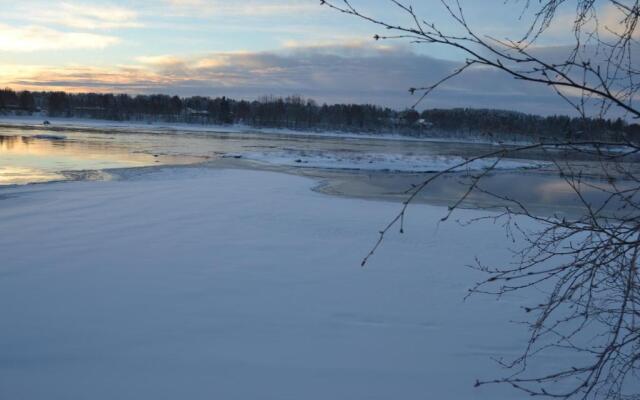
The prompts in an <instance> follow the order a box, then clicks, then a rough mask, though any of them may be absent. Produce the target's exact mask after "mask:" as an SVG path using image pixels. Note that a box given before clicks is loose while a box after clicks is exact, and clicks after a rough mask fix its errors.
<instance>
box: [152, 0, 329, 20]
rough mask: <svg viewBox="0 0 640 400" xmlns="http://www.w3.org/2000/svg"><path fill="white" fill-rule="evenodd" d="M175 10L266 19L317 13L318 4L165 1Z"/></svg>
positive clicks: (262, 0) (253, 0) (252, 0)
mask: <svg viewBox="0 0 640 400" xmlns="http://www.w3.org/2000/svg"><path fill="white" fill-rule="evenodd" d="M165 2H166V3H167V4H168V5H169V6H172V7H174V8H177V9H181V10H182V11H184V12H188V13H194V14H197V15H200V16H202V15H208V16H244V17H247V16H249V17H266V16H274V15H282V14H292V13H300V12H308V11H317V10H318V8H319V7H318V4H316V3H313V2H309V1H300V0H298V1H292V0H288V1H282V0H281V1H269V0H248V1H221V0H217V1H211V0H208V1H205V0H165Z"/></svg>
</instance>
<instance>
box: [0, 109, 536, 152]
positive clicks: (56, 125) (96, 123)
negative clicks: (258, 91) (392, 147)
mask: <svg viewBox="0 0 640 400" xmlns="http://www.w3.org/2000/svg"><path fill="white" fill-rule="evenodd" d="M44 121H48V122H50V125H46V126H44V125H43V122H44ZM0 126H6V127H32V128H42V129H51V130H66V129H84V130H96V131H102V130H108V131H110V132H118V131H125V132H131V131H136V132H141V133H158V134H160V133H189V134H212V133H214V134H220V133H245V134H270V135H283V136H293V137H296V136H299V137H327V138H343V139H375V140H394V141H407V142H449V143H475V144H490V145H492V144H495V145H505V144H511V145H519V144H523V142H504V141H501V142H495V141H492V140H483V139H478V138H473V139H472V138H453V137H452V138H441V137H432V138H429V137H422V138H416V137H410V136H406V135H399V134H393V133H386V134H385V133H380V134H378V133H376V134H374V133H351V132H338V131H312V130H294V129H286V128H256V127H252V126H250V125H243V124H234V125H215V124H195V123H194V124H187V123H171V122H161V121H153V122H151V121H149V122H145V121H122V122H120V121H109V120H99V119H86V118H60V117H47V116H37V115H33V116H1V115H0Z"/></svg>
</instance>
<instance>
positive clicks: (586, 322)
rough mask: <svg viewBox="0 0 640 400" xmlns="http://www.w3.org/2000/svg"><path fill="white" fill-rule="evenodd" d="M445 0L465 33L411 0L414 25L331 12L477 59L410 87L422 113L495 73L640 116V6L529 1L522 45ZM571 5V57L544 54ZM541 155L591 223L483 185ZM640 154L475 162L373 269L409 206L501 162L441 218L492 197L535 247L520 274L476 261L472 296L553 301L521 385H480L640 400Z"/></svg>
mask: <svg viewBox="0 0 640 400" xmlns="http://www.w3.org/2000/svg"><path fill="white" fill-rule="evenodd" d="M440 2H441V3H442V6H443V7H444V9H445V10H446V11H447V13H448V16H449V18H450V21H448V22H453V25H451V24H448V25H447V26H449V28H448V29H453V32H450V31H448V30H444V29H441V28H440V26H439V25H438V24H436V23H435V22H434V21H429V20H426V19H424V18H422V17H421V16H420V15H418V12H417V11H415V9H414V7H413V6H412V5H410V4H407V3H403V2H401V1H399V0H389V3H390V4H391V5H392V6H394V7H397V8H398V9H400V10H402V11H403V12H404V14H405V16H406V17H407V18H406V19H405V20H404V21H409V22H406V23H405V24H403V23H395V22H393V21H389V20H385V19H379V18H376V17H374V16H372V14H371V13H369V12H367V11H366V10H363V8H362V7H360V6H356V5H355V3H354V2H352V1H349V0H335V1H321V2H320V3H321V4H322V5H324V6H326V7H329V8H331V9H334V10H336V11H339V12H341V13H345V14H349V15H352V16H355V17H358V18H361V19H364V20H366V21H369V22H371V23H372V24H374V25H376V26H377V27H379V28H381V29H383V30H384V32H385V34H384V35H381V34H376V35H375V36H374V39H376V40H392V39H399V40H410V41H411V42H413V43H417V44H424V45H429V44H436V45H444V46H449V47H451V48H453V49H456V50H457V51H459V52H462V53H463V54H465V55H466V57H467V58H466V61H465V62H463V63H462V64H461V65H460V67H459V68H457V69H456V70H454V71H451V73H450V74H448V75H446V76H443V77H442V78H441V79H439V80H437V81H436V82H433V83H431V84H428V85H427V86H424V87H415V88H410V89H409V91H410V92H411V93H412V94H418V95H419V98H418V100H417V102H416V105H417V104H419V102H420V101H421V100H422V99H424V98H425V97H426V96H428V95H429V94H430V93H431V92H433V91H434V90H435V89H437V88H438V87H440V86H442V85H444V84H445V83H446V82H447V81H448V80H450V79H453V78H455V77H456V76H458V75H460V74H463V73H465V72H466V71H468V70H470V69H472V68H477V67H484V68H487V67H489V68H493V69H497V70H499V71H502V72H504V73H505V74H507V75H510V76H512V77H513V78H514V79H517V80H521V81H527V82H531V83H534V84H541V85H545V86H548V87H550V88H552V89H553V90H554V91H555V92H556V93H557V94H558V95H559V96H561V97H562V98H563V99H564V100H566V101H567V102H568V104H570V105H571V106H572V107H573V108H574V109H575V110H576V111H577V112H578V113H579V114H580V115H582V116H584V117H587V116H594V115H595V116H598V117H606V116H607V115H610V113H613V112H616V113H617V114H618V115H620V114H622V115H624V116H625V117H626V118H628V119H635V118H640V110H639V109H638V108H637V107H636V106H635V105H634V100H635V97H636V95H637V92H638V89H639V86H638V75H639V72H640V70H639V69H638V65H637V63H636V61H635V58H634V54H633V52H634V51H635V50H636V49H637V48H638V43H637V40H636V34H637V33H638V32H637V30H636V28H637V24H638V17H639V16H640V1H638V0H600V1H598V0H573V1H569V0H540V1H536V2H533V1H530V0H525V1H524V2H523V3H522V16H521V19H523V20H526V21H528V22H527V29H526V30H525V31H524V32H523V34H522V36H521V37H518V38H515V39H497V38H494V37H491V36H487V35H481V34H480V33H477V32H476V31H475V30H474V29H473V27H472V26H470V24H469V22H468V20H467V18H466V17H465V13H464V7H463V5H462V4H461V3H460V1H459V0H451V1H448V0H440ZM506 2H507V3H509V2H510V1H509V0H506ZM512 2H513V1H512ZM570 6H573V8H572V10H573V14H572V33H573V35H572V37H573V45H572V46H569V47H568V48H567V49H566V50H567V51H566V53H565V54H564V57H562V59H555V60H554V59H549V58H545V57H544V53H543V52H540V51H539V46H536V43H538V42H539V41H540V40H541V38H542V37H543V36H544V35H545V32H547V30H548V29H549V28H550V27H551V26H552V24H553V23H554V22H556V21H557V18H558V15H559V12H560V10H561V9H563V8H566V7H570ZM527 18H528V19H527ZM441 22H442V21H441ZM451 26H454V27H455V28H451ZM557 148H562V149H565V150H566V149H569V150H572V151H575V152H580V153H586V154H588V155H589V156H590V157H591V159H592V160H593V165H595V169H594V171H590V172H588V173H587V172H585V171H583V170H581V169H580V168H579V167H577V166H576V165H574V164H572V163H571V162H569V161H566V160H565V159H563V158H562V157H558V156H555V154H556V153H554V151H555V149H557ZM534 149H536V150H539V151H542V152H546V153H548V154H549V159H551V160H552V163H553V166H554V168H555V171H556V172H557V174H558V175H559V176H560V177H561V178H562V180H563V181H564V182H565V184H566V185H567V186H568V187H569V188H570V189H571V190H572V191H573V193H574V195H575V198H576V200H577V202H578V203H579V204H580V205H581V210H582V213H580V214H579V215H577V216H575V217H571V218H569V217H567V216H564V215H561V214H554V215H539V213H534V212H532V211H531V210H529V209H528V207H527V206H526V205H525V204H524V203H523V202H521V201H519V200H518V199H515V198H509V197H507V196H505V195H503V194H501V193H495V192H490V191H488V190H485V189H484V188H483V185H482V182H483V179H484V178H485V177H486V176H487V175H488V174H490V173H491V171H493V170H494V169H495V167H496V166H497V165H498V164H499V163H500V162H501V161H502V160H503V159H504V158H507V157H512V156H514V155H515V154H516V153H522V152H526V151H531V150H534ZM639 152H640V142H639V141H638V138H633V137H625V138H624V139H622V140H621V141H620V142H605V141H564V142H563V141H560V142H557V141H555V142H544V141H542V142H538V143H531V144H528V145H524V146H520V147H506V146H505V147H500V148H498V149H497V150H496V151H493V152H491V153H488V154H483V155H479V156H477V157H473V158H470V159H467V160H465V161H463V162H461V163H460V164H458V165H455V166H453V167H451V168H449V169H447V170H445V171H442V172H440V173H437V174H433V175H431V176H429V177H428V178H427V179H426V180H424V181H423V182H422V183H421V184H419V185H417V186H415V187H413V188H411V189H410V190H409V191H408V198H407V200H406V201H405V202H404V204H403V206H402V208H401V210H400V212H399V213H398V214H397V216H396V217H395V218H394V219H393V220H392V221H390V222H389V224H388V225H387V226H386V227H385V228H384V229H383V230H382V231H381V232H380V238H379V240H378V242H377V243H376V244H375V245H374V247H373V249H372V250H371V252H370V253H369V254H368V255H367V257H366V258H365V259H364V260H363V266H364V265H365V264H366V263H367V261H368V260H369V258H370V257H371V256H372V255H373V254H374V253H375V251H376V250H377V249H378V247H379V246H380V245H381V244H382V243H383V241H384V238H385V235H387V234H388V233H389V232H390V230H392V229H397V228H399V229H400V232H403V231H404V220H405V217H406V214H407V209H408V207H409V205H410V204H411V203H412V202H413V201H414V200H415V199H416V197H417V196H418V194H419V193H421V192H422V191H424V190H427V189H428V187H429V185H430V184H431V183H432V182H434V181H435V180H437V179H439V178H441V177H442V176H443V175H444V174H448V173H452V172H455V171H459V170H460V169H461V168H465V167H467V166H469V165H470V164H472V163H474V162H476V161H477V160H479V159H491V160H493V162H492V163H491V166H490V167H489V168H486V169H485V170H483V171H481V172H480V173H476V174H470V175H469V180H468V181H467V182H468V184H467V190H466V191H465V192H464V193H463V194H462V195H461V196H460V197H459V198H458V199H456V200H455V201H454V202H453V203H452V204H451V206H450V207H449V211H448V213H447V214H446V215H445V216H444V218H443V220H446V219H448V218H449V217H450V216H451V215H452V213H454V212H455V210H457V209H458V208H460V207H462V206H463V204H464V202H465V201H466V200H467V199H468V198H469V196H470V195H471V194H472V193H475V192H480V193H483V194H485V195H488V196H491V197H492V198H494V199H495V201H496V204H497V208H496V210H494V212H492V213H489V214H487V216H486V217H484V218H481V219H492V220H495V221H502V222H504V226H505V228H506V229H507V232H508V233H509V235H510V236H512V237H513V238H514V239H518V240H519V241H524V243H525V244H524V245H523V246H521V247H520V248H519V249H518V251H517V253H516V257H515V258H514V261H513V263H511V264H509V265H503V266H495V265H485V264H483V263H482V262H481V261H477V264H476V265H474V266H473V267H474V268H476V269H478V270H480V271H483V272H485V273H487V274H488V275H487V278H486V279H485V280H484V281H482V282H479V283H478V284H477V285H476V286H475V287H474V288H473V289H471V290H470V294H473V293H491V294H495V295H498V296H503V295H507V294H509V293H511V292H515V291H527V290H530V289H532V288H536V289H537V290H539V292H541V293H544V298H543V300H542V301H538V302H535V303H534V304H532V305H531V306H528V307H524V312H525V313H526V314H527V315H530V318H529V319H528V320H527V324H526V326H528V329H529V330H530V337H529V341H528V343H527V344H526V346H525V349H524V351H523V353H522V355H521V356H520V357H518V358H516V359H514V360H500V361H499V362H500V363H501V364H502V365H503V366H505V367H507V368H509V371H510V372H509V375H508V376H506V377H502V378H498V379H494V380H490V381H478V382H476V385H478V386H481V385H486V384H494V383H496V384H497V383H502V384H509V385H511V386H513V387H514V388H517V389H519V390H521V391H523V392H525V393H527V394H529V395H533V396H545V397H550V398H560V399H640V394H639V393H638V392H637V390H638V386H639V381H640V376H639V375H640V274H639V273H638V252H639V246H640V176H639V175H638V174H639V172H640V168H638V162H637V155H638V153H639ZM588 175H591V176H588ZM594 175H595V176H596V177H597V179H594ZM593 191H597V192H599V193H601V194H602V195H603V198H604V200H602V201H601V202H598V203H593V202H591V201H590V200H588V196H587V193H589V192H593ZM527 220H530V221H534V222H535V226H536V227H537V228H536V229H535V230H533V231H532V230H531V229H530V228H526V227H525V226H524V224H523V222H524V221H527ZM470 222H473V221H470ZM520 243H522V242H520ZM558 352H567V354H571V355H572V357H568V358H567V362H566V363H565V364H564V365H554V366H548V365H547V366H546V369H544V371H546V372H543V373H539V372H538V373H536V372H535V371H532V368H531V366H532V365H535V364H536V363H538V362H540V361H539V360H541V358H542V357H544V355H545V354H548V353H558ZM571 360H573V361H571ZM575 360H577V361H575Z"/></svg>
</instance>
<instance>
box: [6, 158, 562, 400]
mask: <svg viewBox="0 0 640 400" xmlns="http://www.w3.org/2000/svg"><path fill="white" fill-rule="evenodd" d="M313 184H314V183H313V182H312V181H310V180H306V179H303V178H300V177H294V176H291V175H285V174H276V173H269V172H260V171H246V170H244V171H238V170H224V169H204V168H184V169H172V168H165V169H160V170H158V171H155V172H151V173H147V174H142V175H138V176H137V177H135V178H132V179H130V180H125V181H112V182H67V183H53V184H47V185H36V186H28V187H16V188H4V189H2V191H0V204H1V207H0V226H1V228H0V229H2V234H1V235H0V254H2V258H3V262H2V263H0V304H3V307H1V308H0V318H1V319H2V321H3V329H2V331H1V332H0V354H1V356H0V368H1V369H2V372H1V373H0V398H3V399H4V398H6V399H18V398H24V399H30V400H40V399H42V400H45V399H46V400H50V399H89V398H90V399H93V400H100V399H105V400H107V399H109V400H111V399H114V398H117V399H123V400H127V399H131V400H133V399H135V400H142V399H154V400H157V399H178V398H185V399H186V398H188V399H191V400H199V399H203V400H204V399H212V398H217V399H247V400H249V399H256V398H260V399H305V400H314V399H318V400H326V399H349V400H353V399H367V400H370V399H380V400H382V399H384V400H387V399H394V398H396V399H407V400H411V399H424V398H437V399H472V398H473V399H486V400H500V399H504V400H512V399H514V398H519V396H520V394H517V393H515V392H513V391H512V390H510V389H508V388H504V387H483V388H479V389H474V388H473V383H474V381H475V379H476V378H491V377H496V376H498V375H500V374H502V373H503V372H504V371H501V370H500V368H498V367H497V366H496V364H495V362H493V361H492V360H491V359H490V357H511V356H515V355H517V353H518V352H519V350H520V349H521V345H522V344H523V343H524V342H523V338H524V336H523V335H525V334H526V332H524V330H523V329H522V328H521V327H518V326H516V325H512V324H509V322H508V321H509V320H511V319H520V318H521V317H523V312H522V310H521V309H520V307H521V306H522V305H525V304H528V302H527V299H522V298H505V299H503V300H501V301H496V300H495V299H493V298H489V297H477V298H473V299H472V300H469V301H467V302H463V301H462V299H463V297H464V296H465V294H466V290H467V288H468V287H469V286H471V285H472V284H473V282H474V281H475V280H476V279H478V278H479V276H478V275H477V274H476V273H474V272H472V271H470V270H469V269H467V268H466V267H465V265H467V264H468V263H470V262H472V261H473V257H474V256H476V255H477V256H480V257H482V258H483V259H484V260H486V261H489V262H496V261H504V260H505V259H506V257H507V255H508V252H507V250H506V248H505V239H504V234H503V231H502V229H501V227H500V226H497V225H493V224H491V223H479V224H476V225H472V226H470V227H466V228H463V227H460V226H459V225H456V224H454V223H446V224H440V225H437V221H438V220H439V218H440V217H442V215H443V213H444V212H445V209H444V208H439V207H431V206H415V207H413V208H412V209H411V213H410V218H408V221H407V222H408V227H407V228H408V229H407V232H408V234H406V235H404V236H400V235H396V234H394V235H392V236H390V237H389V240H388V241H387V242H386V243H385V245H384V246H383V247H382V249H381V250H380V252H379V253H378V254H377V255H376V257H374V258H373V260H372V262H371V264H370V265H369V266H368V267H367V268H365V269H362V268H360V267H359V262H360V260H361V257H362V256H363V255H364V254H365V253H366V252H367V251H368V249H369V248H370V246H371V245H372V244H373V242H374V240H375V239H376V237H377V231H378V230H379V229H380V227H381V226H382V225H383V224H384V223H386V222H387V221H388V219H389V218H391V217H392V216H393V215H394V214H395V212H397V211H398V204H394V203H382V202H376V201H362V200H355V199H340V198H334V197H329V196H325V195H321V194H318V193H315V192H313V191H311V190H310V187H311V186H312V185H313ZM462 213H463V214H462V215H463V216H466V217H472V216H475V215H477V212H473V211H463V212H462ZM436 226H437V229H436ZM528 301H535V299H528ZM548 362H549V363H550V365H553V363H554V360H553V359H549V360H548Z"/></svg>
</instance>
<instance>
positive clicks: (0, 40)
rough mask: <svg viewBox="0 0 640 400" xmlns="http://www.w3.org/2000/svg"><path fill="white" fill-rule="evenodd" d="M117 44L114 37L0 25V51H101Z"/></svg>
mask: <svg viewBox="0 0 640 400" xmlns="http://www.w3.org/2000/svg"><path fill="white" fill-rule="evenodd" d="M118 42H119V39H118V38H117V37H114V36H109V35H100V34H95V33H85V32H64V31H59V30H55V29H51V28H46V27H42V26H35V25H30V26H25V27H16V26H10V25H5V24H0V51H10V52H33V51H40V50H68V49H103V48H105V47H108V46H111V45H114V44H116V43H118Z"/></svg>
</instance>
